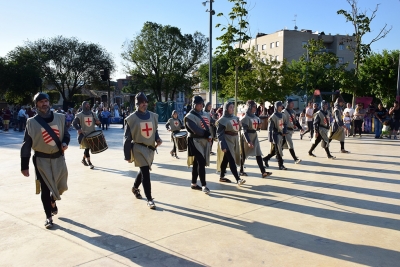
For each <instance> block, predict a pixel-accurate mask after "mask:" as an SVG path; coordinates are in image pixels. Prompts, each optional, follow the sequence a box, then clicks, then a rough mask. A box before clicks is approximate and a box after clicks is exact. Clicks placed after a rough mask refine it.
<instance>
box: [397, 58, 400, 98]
mask: <svg viewBox="0 0 400 267" xmlns="http://www.w3.org/2000/svg"><path fill="white" fill-rule="evenodd" d="M396 98H397V99H396V100H397V101H399V100H400V99H399V98H400V53H399V66H397V97H396Z"/></svg>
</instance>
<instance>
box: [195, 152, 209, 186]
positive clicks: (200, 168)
mask: <svg viewBox="0 0 400 267" xmlns="http://www.w3.org/2000/svg"><path fill="white" fill-rule="evenodd" d="M192 153H193V156H194V162H193V168H192V184H196V183H197V177H199V178H200V182H201V185H202V186H206V185H207V183H206V160H205V158H204V157H203V155H202V154H201V153H200V152H199V151H197V149H193V151H192Z"/></svg>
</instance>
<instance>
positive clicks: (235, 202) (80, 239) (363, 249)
mask: <svg viewBox="0 0 400 267" xmlns="http://www.w3.org/2000/svg"><path fill="white" fill-rule="evenodd" d="M120 127H121V126H120V125H111V128H110V129H109V130H108V131H104V133H105V136H106V140H107V143H108V146H109V149H108V150H107V151H105V152H103V153H101V154H97V155H93V156H92V162H93V164H94V165H95V169H94V170H90V169H89V168H88V167H84V166H83V165H82V164H81V163H80V161H81V158H82V154H83V150H80V149H79V147H78V145H77V142H76V133H75V131H71V132H70V133H71V136H72V138H71V144H70V146H69V149H68V150H67V152H66V161H67V166H68V170H69V182H68V185H69V190H68V191H66V192H65V193H64V194H63V196H62V200H61V201H59V202H57V206H58V208H59V214H58V215H57V216H55V217H54V223H55V226H54V227H53V228H52V229H51V230H47V229H45V228H44V226H43V224H44V219H45V215H44V212H43V207H42V204H41V201H40V196H39V195H35V187H34V177H33V175H32V174H33V166H32V164H31V168H30V171H31V177H29V178H26V177H23V176H22V174H21V173H20V159H19V148H20V145H21V142H22V136H23V134H22V133H18V132H9V133H0V164H1V170H2V175H1V179H0V203H1V208H0V229H1V235H0V246H1V250H0V259H1V260H0V266H399V262H400V244H399V240H400V231H399V230H400V207H399V206H400V175H399V174H400V170H399V162H400V160H399V147H400V142H398V141H395V140H378V139H374V138H373V136H363V137H362V138H361V139H359V138H348V139H346V149H348V150H350V151H351V152H352V153H351V154H340V153H338V151H339V149H340V144H339V142H337V141H333V142H332V144H331V151H332V152H333V155H335V156H336V157H337V159H336V160H329V159H327V158H326V157H325V152H324V150H323V149H322V148H321V147H317V148H316V151H315V154H316V155H317V158H310V157H308V156H307V151H308V149H309V147H310V142H309V141H308V139H307V138H304V139H303V140H300V139H299V136H298V134H296V135H295V138H294V139H295V143H294V145H295V150H296V153H297V154H298V156H299V157H300V158H302V159H303V162H302V163H301V164H298V165H295V164H294V163H293V160H292V159H291V158H290V154H289V153H288V151H287V150H285V151H284V160H285V166H286V167H287V168H288V170H287V171H279V170H278V168H277V162H276V161H275V160H272V161H271V162H270V166H271V167H270V168H269V169H270V171H272V172H273V175H272V176H271V177H268V179H262V178H261V174H260V171H259V169H258V166H257V164H256V161H255V159H254V158H250V159H249V160H247V162H246V165H247V168H246V172H247V173H248V174H249V176H248V177H246V178H245V179H246V180H247V182H246V184H244V185H243V186H242V187H238V186H236V185H235V184H221V183H219V182H218V180H219V175H218V174H216V173H215V159H216V157H215V156H212V157H211V161H212V162H211V166H210V167H209V168H207V183H208V187H209V188H210V190H211V194H210V195H205V194H204V193H202V192H199V191H194V190H191V189H190V187H189V186H190V177H191V173H190V171H191V169H188V168H187V166H186V153H178V156H179V157H180V159H173V158H171V157H170V156H169V151H170V149H171V147H172V144H171V143H170V142H169V133H168V132H167V131H166V130H165V126H164V124H160V125H159V131H160V135H161V138H162V139H163V141H164V143H163V144H162V146H160V147H159V148H158V154H156V156H155V162H154V165H153V171H152V172H151V180H152V192H153V197H154V198H155V203H156V205H157V210H155V211H153V210H150V209H149V208H148V207H147V205H146V201H145V200H137V199H136V198H135V197H134V196H133V194H132V192H131V187H132V184H133V181H134V177H135V175H136V173H137V170H138V169H137V168H135V167H134V165H133V164H129V163H127V162H125V161H124V160H123V152H122V134H123V130H122V129H120ZM266 136H267V132H266V131H261V132H260V133H259V138H260V140H261V141H262V142H261V145H262V151H263V153H264V154H265V155H266V154H267V153H268V148H269V143H268V141H267V140H266ZM213 150H214V151H216V145H214V149H213ZM227 178H232V179H233V177H232V175H231V174H230V171H228V174H227ZM233 180H234V179H233ZM142 194H143V195H144V193H143V190H142Z"/></svg>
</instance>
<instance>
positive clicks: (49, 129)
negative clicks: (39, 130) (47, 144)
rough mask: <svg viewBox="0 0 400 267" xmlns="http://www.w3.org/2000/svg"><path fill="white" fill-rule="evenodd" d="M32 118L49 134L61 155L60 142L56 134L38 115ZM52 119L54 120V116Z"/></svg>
mask: <svg viewBox="0 0 400 267" xmlns="http://www.w3.org/2000/svg"><path fill="white" fill-rule="evenodd" d="M33 118H34V119H35V120H36V121H37V122H38V123H39V124H40V126H42V127H43V128H44V129H45V130H46V131H47V132H48V133H49V135H50V136H51V138H53V140H54V142H55V143H56V145H57V147H58V149H60V152H61V154H63V151H62V148H61V141H60V139H59V138H58V136H57V135H56V133H55V132H54V130H53V129H52V128H51V127H50V126H49V125H48V124H47V123H46V122H45V121H44V119H43V118H42V117H40V116H39V115H35V116H34V117H33ZM54 118H55V116H54Z"/></svg>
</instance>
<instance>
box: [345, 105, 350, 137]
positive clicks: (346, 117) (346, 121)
mask: <svg viewBox="0 0 400 267" xmlns="http://www.w3.org/2000/svg"><path fill="white" fill-rule="evenodd" d="M343 122H344V126H346V130H345V132H346V137H349V135H350V125H351V117H350V113H349V112H348V111H347V112H344V118H343Z"/></svg>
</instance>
